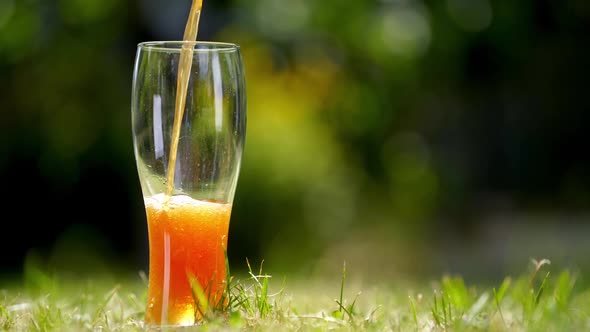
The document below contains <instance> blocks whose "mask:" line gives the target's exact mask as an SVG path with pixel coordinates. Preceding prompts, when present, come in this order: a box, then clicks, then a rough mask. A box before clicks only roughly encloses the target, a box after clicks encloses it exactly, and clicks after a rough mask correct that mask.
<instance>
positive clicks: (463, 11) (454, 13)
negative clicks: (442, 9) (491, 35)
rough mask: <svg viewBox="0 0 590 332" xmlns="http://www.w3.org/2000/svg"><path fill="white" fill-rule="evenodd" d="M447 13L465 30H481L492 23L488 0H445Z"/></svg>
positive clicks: (490, 7)
mask: <svg viewBox="0 0 590 332" xmlns="http://www.w3.org/2000/svg"><path fill="white" fill-rule="evenodd" d="M447 9H448V11H449V15H451V18H452V19H453V21H455V23H456V24H457V25H458V26H460V27H461V28H462V29H464V30H467V31H481V30H484V29H485V28H487V27H488V26H489V25H490V24H491V23H492V6H491V5H490V2H489V0H447Z"/></svg>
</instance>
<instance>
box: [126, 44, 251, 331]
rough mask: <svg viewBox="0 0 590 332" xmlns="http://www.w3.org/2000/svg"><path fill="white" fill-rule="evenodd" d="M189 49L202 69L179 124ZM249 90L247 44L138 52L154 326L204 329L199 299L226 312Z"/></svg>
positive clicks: (136, 127) (135, 98)
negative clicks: (182, 65) (183, 64)
mask: <svg viewBox="0 0 590 332" xmlns="http://www.w3.org/2000/svg"><path fill="white" fill-rule="evenodd" d="M183 46H184V47H185V50H186V48H187V46H188V47H190V48H191V51H192V54H190V55H189V56H190V57H192V65H191V66H190V73H189V79H188V86H187V89H186V102H185V105H184V110H183V112H182V113H181V114H182V116H181V117H178V114H179V113H178V112H175V103H176V100H177V94H178V93H181V92H179V91H177V89H178V84H177V83H178V81H179V80H178V75H179V73H178V71H179V61H180V55H181V50H182V48H183ZM244 82H245V79H244V71H243V66H242V59H241V55H240V50H239V47H238V46H237V45H234V44H228V43H213V42H145V43H140V44H139V45H138V48H137V54H136V58H135V68H134V73H133V89H132V90H133V91H132V104H131V114H132V126H133V147H134V153H135V160H136V166H137V172H138V175H139V181H140V183H141V189H142V193H143V201H144V206H145V210H146V216H147V226H148V227H147V228H148V239H149V283H148V297H147V303H146V313H145V322H146V324H147V325H156V326H182V325H193V324H195V323H198V322H199V320H200V319H201V315H202V312H201V309H202V307H201V306H200V303H199V297H198V296H197V294H196V293H195V291H196V290H200V291H201V292H202V294H204V295H205V296H206V298H207V305H208V306H210V307H211V306H216V305H217V306H219V305H223V303H220V302H222V301H223V291H224V289H225V287H226V265H225V264H226V263H225V262H226V261H225V252H226V249H227V240H228V238H227V236H228V229H229V223H230V215H231V210H232V202H233V198H234V193H235V190H236V184H237V181H238V175H239V170H240V162H241V159H242V154H243V147H244V138H245V132H246V93H245V84H244ZM175 116H176V117H175ZM175 121H177V122H178V123H177V125H180V127H179V129H178V130H180V131H179V132H177V134H178V135H177V136H176V135H173V131H174V130H173V127H174V123H175ZM175 137H177V141H176V142H174V140H175ZM174 144H176V147H175V148H174V149H172V150H171V146H174ZM171 151H176V153H175V154H174V153H171ZM171 170H172V174H170V173H171ZM171 178H173V183H170V181H169V179H171Z"/></svg>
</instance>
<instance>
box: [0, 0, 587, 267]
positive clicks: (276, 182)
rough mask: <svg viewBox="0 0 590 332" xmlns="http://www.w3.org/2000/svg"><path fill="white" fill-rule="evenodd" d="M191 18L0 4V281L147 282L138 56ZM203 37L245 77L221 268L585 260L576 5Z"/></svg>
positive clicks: (372, 18) (449, 7) (319, 6)
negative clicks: (238, 64) (235, 48)
mask: <svg viewBox="0 0 590 332" xmlns="http://www.w3.org/2000/svg"><path fill="white" fill-rule="evenodd" d="M189 6H190V1H189V0H176V1H163V0H135V1H132V0H129V1H115V0H84V1H83V0H0V114H1V116H0V175H1V178H2V179H3V181H4V185H3V191H4V194H3V198H2V203H3V204H2V206H3V209H4V212H3V213H2V219H1V223H2V226H1V228H0V229H1V231H0V232H1V234H2V235H3V240H2V241H0V242H1V243H2V244H1V245H0V249H1V250H2V253H3V257H4V258H3V260H2V263H1V264H0V272H1V273H2V275H4V276H14V275H18V274H19V273H20V272H21V271H22V268H23V266H25V265H24V262H25V261H26V260H32V259H33V260H39V259H40V260H41V261H43V262H45V264H47V266H48V267H50V268H52V269H57V270H62V269H63V270H66V271H73V272H75V273H77V272H79V273H83V272H85V271H88V270H89V269H90V267H92V268H94V269H104V270H109V269H114V268H115V266H119V267H120V268H121V269H122V270H124V271H132V272H135V271H138V270H142V269H143V270H145V269H146V268H147V228H146V225H145V215H144V211H143V205H142V197H141V192H140V188H139V180H138V178H137V174H136V170H135V162H134V159H133V151H132V141H131V124H130V98H131V77H132V68H133V61H134V57H135V50H136V45H137V43H139V42H141V41H147V40H177V39H179V38H181V36H182V31H183V29H184V24H185V21H186V15H187V13H188V8H189ZM200 27H201V28H200V34H199V39H200V40H216V41H226V42H234V43H238V44H240V45H241V48H242V52H243V57H244V61H245V67H246V75H247V76H246V81H247V86H248V131H247V139H246V142H247V143H246V150H245V156H244V161H243V167H242V172H241V177H240V180H239V184H238V191H237V195H236V198H235V203H234V212H233V216H232V222H231V227H230V228H231V229H230V244H229V254H230V258H231V260H232V264H233V266H236V267H237V268H239V267H240V266H244V267H245V264H244V262H245V257H248V258H250V259H251V260H253V261H255V262H259V261H260V260H262V259H264V260H265V264H266V266H267V268H268V269H271V270H272V269H274V270H275V271H279V272H285V273H317V274H323V273H330V271H335V272H336V273H338V271H339V267H340V266H341V264H342V261H343V260H347V262H348V265H349V268H350V269H356V270H357V271H358V272H359V273H363V274H366V275H367V276H376V275H378V276H379V277H382V278H386V277H390V276H404V275H425V274H426V275H427V274H429V273H437V274H438V273H440V272H441V271H450V272H461V273H464V274H466V275H468V276H473V277H478V278H493V277H494V276H498V275H500V274H502V273H506V272H510V271H512V270H513V269H515V268H520V267H522V266H524V265H525V264H526V262H527V261H528V259H529V258H531V257H536V258H541V256H543V257H546V258H550V259H553V260H554V261H558V262H563V264H568V265H573V266H575V267H578V268H584V267H585V266H586V265H587V264H588V260H587V257H588V254H590V243H589V242H588V241H587V240H586V239H587V238H588V235H590V214H589V211H590V209H589V208H590V205H589V202H590V172H589V171H588V170H589V169H590V158H589V145H588V138H587V131H588V130H589V129H590V116H589V114H590V112H589V111H590V98H589V94H588V93H589V85H588V77H589V74H590V48H589V43H588V31H590V3H589V2H588V1H584V0H572V1H548V0H535V1H533V0H524V1H492V0H444V1H426V0H424V1H421V0H356V1H348V0H322V1H314V0H289V1H286V0H249V1H246V0H233V1H232V0H223V1H220V0H205V1H204V11H203V16H202V18H201V24H200ZM11 213H12V214H11ZM13 214H14V217H13ZM32 257H33V258H32ZM268 266H271V267H268Z"/></svg>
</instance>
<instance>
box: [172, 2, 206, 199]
mask: <svg viewBox="0 0 590 332" xmlns="http://www.w3.org/2000/svg"><path fill="white" fill-rule="evenodd" d="M202 7H203V0H193V3H192V5H191V10H190V13H189V16H188V20H187V22H186V27H185V28H184V36H183V41H189V42H194V41H196V40H197V32H198V31H199V18H200V17H201V8H202ZM193 48H194V44H193V43H185V44H183V45H182V48H181V50H180V60H179V62H178V81H177V83H176V103H175V105H174V124H173V127H172V142H171V144H170V157H169V158H168V173H167V181H166V182H167V187H166V202H167V201H168V199H169V198H170V197H171V196H172V194H173V191H174V173H175V171H176V156H177V154H178V140H179V139H180V128H181V123H182V117H183V115H184V107H185V105H186V94H187V88H188V81H189V78H190V72H191V66H192V64H193V61H192V59H193Z"/></svg>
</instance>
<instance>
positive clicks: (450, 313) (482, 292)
mask: <svg viewBox="0 0 590 332" xmlns="http://www.w3.org/2000/svg"><path fill="white" fill-rule="evenodd" d="M247 266H248V271H247V273H246V274H245V275H244V276H243V277H241V278H237V277H232V278H230V279H229V280H228V281H229V284H228V288H227V291H226V295H225V296H227V302H226V303H227V306H225V307H224V308H214V307H208V306H207V305H206V304H205V306H203V307H202V309H203V310H204V311H203V313H204V316H205V317H206V320H205V322H204V323H203V324H202V325H201V326H199V327H198V328H189V329H188V330H227V331H234V330H235V331H237V330H256V331H266V330H280V331H284V330H288V331H289V330H292V331H324V330H342V331H582V330H589V329H590V290H588V289H583V288H582V287H580V286H579V285H576V275H574V274H572V273H571V272H570V271H568V270H561V271H553V270H551V266H550V265H549V264H548V261H547V260H541V261H539V262H537V261H533V263H532V264H531V269H530V271H529V272H527V273H525V274H523V275H521V276H517V277H506V278H505V279H504V280H503V282H501V283H500V284H498V285H496V286H482V285H467V284H466V283H465V282H464V280H463V279H462V278H461V277H460V276H443V277H442V278H441V279H440V280H435V281H432V282H431V283H430V284H428V285H419V284H415V285H411V284H409V285H408V284H404V285H403V287H400V285H399V284H400V283H401V282H396V281H393V280H392V281H390V282H389V283H385V284H379V285H377V284H374V285H371V286H369V287H366V289H361V290H360V292H357V291H351V290H349V289H353V288H355V287H357V286H353V285H349V284H348V281H347V271H346V266H345V265H344V266H343V271H342V275H341V278H339V280H332V281H319V280H315V281H314V280H305V281H303V282H301V281H294V282H293V285H289V282H288V281H285V280H273V278H272V276H270V275H267V274H265V273H263V271H262V267H261V268H260V269H259V270H258V271H255V270H253V269H252V267H251V266H250V263H249V262H248V263H247ZM145 288H146V279H145V276H144V277H143V278H137V279H136V280H132V281H130V282H122V283H120V284H116V285H115V284H113V283H112V282H106V281H102V282H101V281H100V280H93V281H85V282H80V281H78V282H71V281H70V282H65V281H64V280H58V279H57V278H55V277H51V276H48V275H47V274H45V273H43V272H42V271H40V270H38V269H35V268H31V267H29V268H28V269H27V273H26V278H25V285H24V286H22V287H11V288H9V289H2V290H0V330H10V331H12V330H15V331H50V330H55V331H58V330H59V331H84V330H88V331H97V330H100V331H139V330H143V329H144V327H143V323H142V320H143V315H144V305H145V303H146V295H145ZM200 298H206V296H204V295H203V294H201V297H200ZM183 330H184V329H183Z"/></svg>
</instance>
